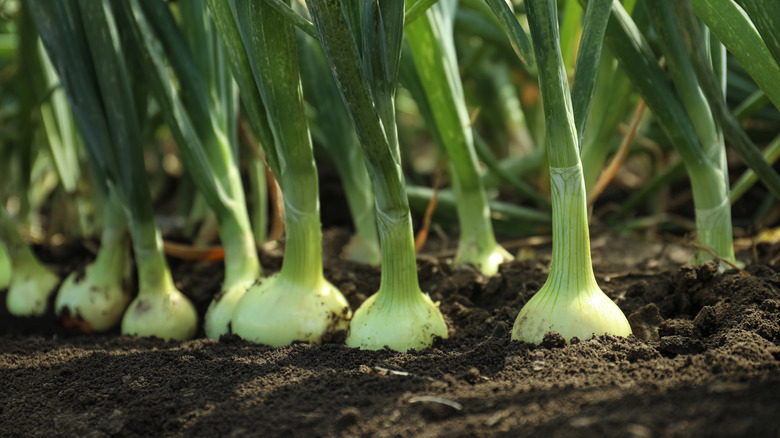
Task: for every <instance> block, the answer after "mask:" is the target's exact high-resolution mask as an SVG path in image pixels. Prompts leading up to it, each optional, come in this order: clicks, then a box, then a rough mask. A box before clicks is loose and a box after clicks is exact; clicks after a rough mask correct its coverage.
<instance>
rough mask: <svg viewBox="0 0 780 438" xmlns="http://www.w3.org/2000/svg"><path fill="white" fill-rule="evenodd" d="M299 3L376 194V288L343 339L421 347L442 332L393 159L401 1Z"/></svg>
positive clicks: (371, 344)
mask: <svg viewBox="0 0 780 438" xmlns="http://www.w3.org/2000/svg"><path fill="white" fill-rule="evenodd" d="M306 3H307V5H308V7H309V12H310V13H311V15H312V18H313V22H314V26H315V29H316V30H317V36H318V39H319V40H320V43H321V44H322V47H323V51H324V53H325V57H326V58H327V59H328V64H329V65H330V68H331V71H332V72H333V74H334V77H335V78H336V82H337V84H338V86H339V91H340V92H341V96H342V99H343V100H344V103H345V104H346V106H347V109H348V110H349V114H350V117H351V119H352V123H353V124H354V126H355V130H356V132H357V135H358V138H359V139H360V143H361V146H362V147H363V151H364V156H365V158H366V167H367V168H368V170H369V173H370V175H371V177H372V178H371V180H372V182H373V186H374V194H375V196H376V214H377V221H378V223H377V225H378V227H377V228H378V230H379V240H380V245H381V249H382V278H381V281H380V285H379V291H378V292H377V293H376V294H374V295H372V296H371V297H370V298H369V299H368V300H366V301H365V302H364V303H363V304H362V305H361V306H360V308H358V310H357V311H356V312H355V315H354V317H353V318H352V321H351V322H350V325H349V333H348V335H347V340H346V343H347V345H349V346H351V347H360V348H363V349H370V350H377V349H382V348H385V347H388V348H390V349H393V350H398V351H407V350H410V349H421V348H425V347H428V346H430V345H431V344H432V343H433V340H434V339H435V337H437V336H438V337H443V338H446V337H447V335H448V333H447V325H446V323H445V322H444V318H443V317H442V315H441V312H440V311H439V309H438V306H437V305H436V304H435V303H433V301H432V300H431V299H430V297H429V296H428V295H427V294H424V293H422V291H421V290H420V286H419V284H418V279H417V264H416V260H415V253H414V237H413V234H412V222H411V215H410V214H409V203H408V200H407V198H406V193H405V190H404V185H405V183H404V178H403V174H402V172H401V166H400V151H399V147H398V137H397V131H396V129H397V128H396V123H395V90H396V84H397V77H398V64H399V61H400V55H401V43H402V34H403V18H404V5H403V2H398V1H393V0H391V1H383V0H379V1H369V2H365V3H363V4H362V5H359V4H358V3H357V2H351V1H330V0H307V2H306ZM361 6H362V7H361ZM358 41H360V43H358ZM360 48H362V50H361V49H360Z"/></svg>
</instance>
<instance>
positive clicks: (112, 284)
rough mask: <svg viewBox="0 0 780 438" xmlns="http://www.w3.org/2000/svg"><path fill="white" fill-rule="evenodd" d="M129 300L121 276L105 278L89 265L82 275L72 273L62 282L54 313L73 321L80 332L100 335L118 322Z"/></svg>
mask: <svg viewBox="0 0 780 438" xmlns="http://www.w3.org/2000/svg"><path fill="white" fill-rule="evenodd" d="M130 298H131V295H130V291H129V290H128V288H127V287H126V285H124V284H123V281H122V277H121V275H115V276H111V275H106V273H105V272H102V271H101V270H100V269H99V266H96V265H94V264H93V265H89V266H87V268H86V272H85V273H84V275H80V273H79V272H74V273H72V274H70V275H69V276H68V278H66V279H65V282H64V283H62V286H61V287H60V290H59V292H57V300H56V301H55V303H54V312H55V313H56V314H57V316H59V317H61V318H68V319H70V320H73V322H74V323H75V325H77V326H78V327H79V328H80V329H81V330H82V331H84V332H87V333H89V332H102V331H106V330H108V329H110V328H112V327H114V326H115V325H117V324H118V323H119V321H121V320H122V315H123V314H124V311H125V308H126V307H127V303H129V302H130Z"/></svg>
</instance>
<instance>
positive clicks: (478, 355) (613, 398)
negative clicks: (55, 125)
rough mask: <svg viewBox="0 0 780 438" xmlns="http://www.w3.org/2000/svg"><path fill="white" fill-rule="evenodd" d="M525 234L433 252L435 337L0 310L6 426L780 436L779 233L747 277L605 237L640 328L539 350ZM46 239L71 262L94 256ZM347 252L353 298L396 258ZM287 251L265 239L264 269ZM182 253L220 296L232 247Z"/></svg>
mask: <svg viewBox="0 0 780 438" xmlns="http://www.w3.org/2000/svg"><path fill="white" fill-rule="evenodd" d="M328 240H329V242H331V247H332V248H338V246H339V244H343V242H344V240H345V236H344V233H339V232H335V233H329V239H328ZM528 243H529V244H530V243H532V241H528ZM524 248H525V249H524V250H523V251H522V253H523V254H524V255H531V256H532V257H530V258H527V259H526V260H524V261H516V262H512V263H509V264H505V265H503V266H502V267H501V272H500V274H499V275H496V276H494V277H492V278H483V277H481V276H479V275H477V274H475V273H474V272H472V271H470V270H458V271H453V270H452V269H451V268H450V267H449V266H448V265H447V263H446V260H440V259H436V258H433V257H421V259H420V262H419V268H420V281H421V284H422V286H423V290H426V291H428V292H430V294H431V296H432V297H433V298H434V300H439V301H441V309H442V311H443V313H444V315H445V318H446V319H447V320H448V323H449V324H450V328H451V333H450V337H449V339H445V340H439V341H437V342H436V343H435V345H434V346H433V348H430V349H427V350H424V351H420V352H410V353H395V352H391V351H360V350H357V349H351V348H347V347H345V346H344V345H341V344H340V343H339V341H340V340H343V335H342V336H334V337H333V338H332V339H331V340H330V341H329V342H326V343H325V344H323V345H320V346H313V345H304V344H299V345H293V346H289V347H284V348H270V347H264V346H259V345H254V344H250V343H247V342H244V341H242V340H240V339H238V338H236V337H232V336H230V337H223V339H222V340H221V341H220V342H215V341H212V340H207V339H203V338H199V339H195V340H193V341H187V342H163V341H161V340H157V339H138V338H133V337H124V336H119V335H118V334H117V333H109V334H106V335H93V336H87V335H75V334H73V333H71V332H68V331H66V330H65V329H63V328H62V327H61V325H60V324H59V322H58V321H56V320H55V318H54V317H53V316H52V315H49V316H47V317H44V318H38V319H35V320H32V321H31V320H20V319H17V318H12V317H10V316H9V315H8V314H7V313H1V314H0V388H2V389H1V390H0V436H45V437H51V436H93V437H102V436H231V437H240V436H307V437H308V436H338V435H343V436H565V437H569V436H582V437H591V436H593V437H602V436H621V437H622V436H626V437H629V436H630V437H667V436H670V437H677V436H700V437H711V436H734V437H778V436H780V246H778V245H775V246H769V245H759V246H758V247H757V249H756V256H757V259H758V263H751V264H749V265H748V266H747V267H746V268H745V269H746V271H747V273H748V274H749V276H748V275H744V274H743V273H740V272H739V271H736V270H731V271H727V272H726V273H724V274H721V275H715V272H714V267H713V266H712V265H705V266H703V267H700V268H694V267H691V266H687V265H686V266H683V267H682V268H680V266H681V265H683V264H684V263H685V261H686V260H687V259H688V257H689V255H690V251H689V250H688V249H686V248H684V247H681V246H678V245H675V244H671V243H669V244H665V243H658V242H655V243H647V242H636V241H633V240H628V239H622V238H618V237H617V236H615V235H612V234H608V235H603V236H601V237H596V238H594V240H593V251H594V263H595V265H596V272H597V277H598V279H599V283H600V284H601V286H602V288H603V289H604V291H605V292H606V293H607V294H608V295H610V296H611V297H612V298H614V299H615V300H616V301H617V303H618V304H619V305H620V307H621V308H622V309H623V310H624V311H625V312H626V314H627V315H631V318H630V319H631V321H632V325H633V326H634V332H635V334H636V336H631V337H629V338H617V337H614V336H599V337H597V338H595V339H590V340H577V339H574V340H572V342H571V345H566V344H565V342H564V340H563V339H562V338H560V336H555V335H548V337H547V339H546V341H545V343H544V344H543V345H542V346H533V345H528V344H524V343H520V342H511V341H510V339H509V330H510V328H511V326H512V323H513V322H514V318H515V316H516V315H517V313H518V311H519V310H520V308H521V307H522V305H523V303H525V302H526V301H527V300H528V299H529V298H530V297H531V295H532V294H533V293H534V292H535V291H536V290H537V289H538V288H539V287H540V286H541V285H542V283H543V282H544V280H545V278H546V269H547V263H548V261H549V249H548V248H545V247H543V246H537V247H532V246H530V245H526V246H525V247H524ZM518 249H519V247H517V248H514V251H517V250H518ZM40 253H41V257H42V258H44V259H45V260H46V261H47V262H49V263H52V264H56V265H57V266H59V268H60V269H61V274H64V273H65V272H67V271H68V270H70V269H73V268H75V267H76V266H77V265H78V263H79V260H83V259H84V257H86V256H88V255H89V252H88V251H86V250H85V249H84V248H83V247H82V246H79V245H74V246H71V247H67V248H55V249H46V248H44V249H41V250H40ZM336 253H337V252H336V250H335V249H334V250H331V251H330V252H329V253H328V254H329V256H328V257H327V262H326V264H327V266H326V276H327V277H328V279H330V280H331V281H332V282H333V283H334V284H335V285H336V286H338V287H339V288H340V289H341V290H342V291H343V292H344V294H345V295H346V296H347V297H348V298H349V300H350V303H351V304H352V306H353V307H354V308H356V307H357V306H358V305H359V304H360V302H362V300H364V299H365V298H366V297H367V296H368V295H370V294H371V293H373V292H374V291H375V290H376V288H377V286H378V283H379V271H378V270H377V269H374V268H370V267H366V266H362V265H358V264H353V263H348V262H344V261H341V260H339V259H338V258H337V257H336V256H335V254H336ZM748 258H750V257H748ZM74 260H75V261H74ZM279 261H280V259H279V251H278V250H274V249H273V248H270V249H269V250H268V251H265V252H264V253H263V262H264V266H267V267H268V269H267V271H272V270H274V269H278V267H279ZM172 264H173V270H174V276H175V278H176V281H177V284H178V285H179V287H180V288H181V289H182V290H183V291H185V292H186V293H188V294H190V296H191V297H192V298H193V300H194V301H196V302H197V303H198V305H199V306H200V308H201V309H203V310H204V309H205V306H206V305H207V304H208V300H209V299H210V297H211V294H213V293H214V292H215V291H216V290H217V289H218V288H219V283H220V281H221V276H222V269H221V267H220V266H219V263H216V264H206V265H204V264H193V263H183V262H175V261H174V262H172ZM1 295H2V294H0V298H2V299H3V300H4V296H1ZM2 312H5V309H2Z"/></svg>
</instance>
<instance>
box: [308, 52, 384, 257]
mask: <svg viewBox="0 0 780 438" xmlns="http://www.w3.org/2000/svg"><path fill="white" fill-rule="evenodd" d="M300 40H301V42H300V46H301V51H300V54H299V58H300V63H301V76H302V78H301V79H302V82H303V91H304V95H305V96H306V99H307V100H308V101H309V102H310V104H311V105H312V106H313V108H314V112H315V114H314V115H313V119H314V120H315V121H316V125H315V126H317V127H318V128H319V130H320V133H321V135H320V139H321V143H322V144H323V146H324V147H325V149H326V150H327V152H328V155H330V157H331V159H332V160H333V163H334V164H335V166H336V170H337V171H338V173H339V176H340V177H341V182H342V184H343V186H344V192H345V194H346V197H347V203H348V204H349V210H350V213H351V215H352V221H353V223H354V226H355V233H354V235H353V236H352V237H351V238H350V240H349V243H347V245H346V246H345V248H344V253H343V257H344V258H346V259H348V260H352V261H357V262H361V263H367V264H370V265H379V263H380V260H381V252H380V249H379V235H378V234H377V231H376V213H375V211H374V192H372V191H371V180H370V178H369V176H368V171H367V170H366V163H365V159H364V158H363V150H362V149H361V148H360V144H359V142H358V138H357V135H356V134H355V128H354V127H353V126H352V122H351V121H350V119H349V114H348V113H347V110H346V108H345V107H344V102H342V101H341V95H340V94H339V90H338V87H337V85H336V83H335V82H334V81H333V77H332V75H331V74H330V71H329V69H328V63H327V61H326V60H325V57H324V56H323V54H322V50H321V49H320V48H319V42H318V41H317V40H315V39H313V38H308V37H304V38H300Z"/></svg>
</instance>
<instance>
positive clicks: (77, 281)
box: [54, 195, 132, 332]
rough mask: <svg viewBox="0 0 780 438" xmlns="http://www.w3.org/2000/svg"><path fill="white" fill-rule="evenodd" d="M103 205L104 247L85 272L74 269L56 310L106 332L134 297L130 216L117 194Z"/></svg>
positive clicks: (90, 328)
mask: <svg viewBox="0 0 780 438" xmlns="http://www.w3.org/2000/svg"><path fill="white" fill-rule="evenodd" d="M103 202H104V206H103V211H104V214H103V232H102V234H101V237H100V250H99V251H98V254H97V257H96V258H95V261H94V262H93V263H90V264H89V265H87V266H86V268H85V269H84V272H73V273H71V274H70V275H69V276H68V277H67V278H66V279H65V281H64V282H63V283H62V286H60V289H59V291H58V292H57V299H56V300H55V302H54V312H55V313H56V314H57V315H58V316H60V317H63V318H66V319H70V320H72V321H74V322H75V323H76V324H77V325H78V326H79V327H81V328H82V330H84V331H87V332H92V331H96V332H101V331H106V330H108V329H110V328H112V327H114V326H115V325H116V324H118V323H119V321H120V320H121V319H122V315H123V314H124V311H125V308H126V307H127V304H128V303H129V302H130V299H131V298H132V294H131V291H130V289H129V286H130V284H129V277H130V275H129V274H130V273H129V270H128V268H129V266H130V265H129V261H130V238H129V237H130V236H129V235H128V234H127V218H126V217H125V214H124V212H123V211H122V209H121V205H119V203H118V202H117V200H116V199H115V198H114V196H111V195H109V196H107V197H106V198H105V199H104V200H103Z"/></svg>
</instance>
